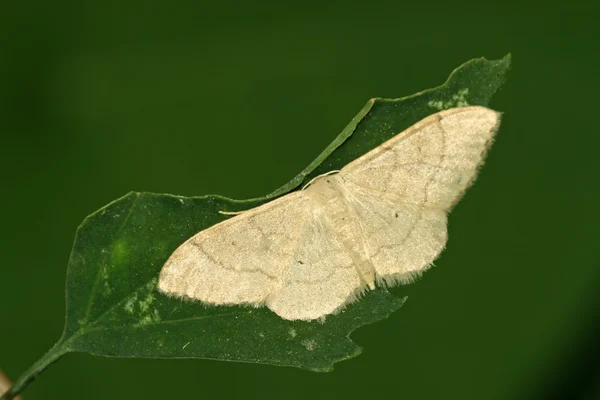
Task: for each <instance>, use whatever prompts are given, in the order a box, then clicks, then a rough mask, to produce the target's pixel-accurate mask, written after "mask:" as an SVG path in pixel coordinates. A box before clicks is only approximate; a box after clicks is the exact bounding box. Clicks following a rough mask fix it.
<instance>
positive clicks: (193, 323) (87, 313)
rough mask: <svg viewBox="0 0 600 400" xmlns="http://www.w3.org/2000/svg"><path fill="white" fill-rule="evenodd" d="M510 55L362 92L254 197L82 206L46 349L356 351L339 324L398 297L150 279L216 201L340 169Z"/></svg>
mask: <svg viewBox="0 0 600 400" xmlns="http://www.w3.org/2000/svg"><path fill="white" fill-rule="evenodd" d="M509 66H510V56H506V57H504V58H503V59H501V60H496V61H487V60H485V59H476V60H471V61H469V62H467V63H465V64H464V65H462V66H461V67H459V68H458V69H457V70H455V71H454V72H453V73H452V74H451V75H450V77H449V79H448V81H447V82H446V83H445V84H443V85H442V86H439V87H437V88H434V89H430V90H426V91H423V92H420V93H417V94H415V95H412V96H408V97H405V98H401V99H393V100H392V99H372V100H370V101H369V102H368V103H367V105H366V106H365V107H364V108H363V109H362V110H361V111H360V112H359V113H358V115H357V116H356V117H355V118H354V119H353V120H352V121H351V122H350V124H349V125H348V126H347V127H346V128H345V129H344V130H343V131H342V133H341V134H340V135H339V136H338V137H337V138H336V139H335V140H334V141H333V143H331V145H329V146H328V147H327V148H326V149H325V150H324V151H323V153H322V154H321V155H320V156H319V157H317V159H315V160H314V161H313V162H312V163H311V164H310V165H309V166H308V167H307V168H306V169H305V170H303V171H302V172H301V173H300V174H298V175H297V176H296V177H295V178H294V179H292V180H291V181H290V182H288V183H287V184H285V185H284V186H283V187H281V188H279V189H278V190H276V191H275V192H273V193H271V194H269V195H267V196H265V197H263V198H257V199H251V200H245V201H237V200H231V199H227V198H224V197H221V196H213V195H211V196H203V197H190V198H186V197H177V196H171V195H165V194H152V193H130V194H128V195H126V196H125V197H123V198H121V199H118V200H116V201H114V202H113V203H111V204H109V205H107V206H106V207H104V208H102V209H100V210H98V211H97V212H95V213H94V214H92V215H90V216H89V217H88V218H86V219H85V221H84V222H83V223H82V224H81V226H80V227H79V229H78V230H77V235H76V238H75V243H74V247H73V251H72V253H71V258H70V260H69V267H68V273H67V319H66V326H65V330H64V333H63V336H62V338H61V339H60V341H59V342H58V343H57V345H56V346H55V347H54V348H53V350H51V351H50V353H49V355H47V356H46V359H47V360H49V361H52V360H54V359H56V358H57V357H59V356H60V355H61V354H64V353H66V352H69V351H83V352H88V353H92V354H97V355H104V356H116V357H162V358H209V359H217V360H230V361H243V362H254V363H267V364H274V365H286V366H295V367H300V368H305V369H310V370H315V371H329V370H331V369H332V368H333V364H334V363H335V362H337V361H340V360H344V359H348V358H352V357H354V356H356V355H358V354H359V353H360V351H361V349H360V347H358V346H357V345H356V344H355V343H354V342H352V341H351V340H350V339H349V334H350V333H351V332H352V331H354V330H355V329H356V328H358V327H361V326H364V325H366V324H370V323H373V322H376V321H379V320H382V319H384V318H386V317H388V316H389V315H390V314H391V313H392V312H394V311H396V310H397V309H399V308H400V307H401V305H402V303H403V301H404V299H399V298H396V297H394V296H392V295H391V294H390V293H388V292H387V291H386V290H384V289H377V290H374V291H370V292H368V293H367V294H366V295H365V296H364V297H363V298H362V299H361V300H360V301H358V302H356V303H354V304H352V305H350V306H348V307H347V308H346V309H345V310H344V311H343V312H342V313H340V314H338V315H334V316H329V317H327V319H326V321H325V322H324V323H321V322H298V321H295V322H292V321H286V320H283V319H281V318H279V317H277V316H276V315H275V314H274V313H272V312H271V311H269V310H268V309H266V308H248V307H214V306H205V305H203V304H201V303H199V302H189V301H181V300H178V299H174V298H169V297H166V296H164V295H162V294H160V293H159V292H157V290H156V283H157V279H158V274H159V271H160V269H161V268H162V266H163V264H164V262H165V261H166V260H167V258H168V257H169V255H170V254H171V253H172V252H173V251H174V250H175V249H176V248H177V247H178V246H179V245H180V244H181V243H182V242H184V241H185V240H186V239H188V238H189V237H190V236H192V235H193V234H195V233H197V232H198V231H200V230H203V229H206V228H208V227H210V226H211V225H214V224H216V223H218V222H220V221H222V220H224V219H225V218H226V217H224V216H223V215H222V214H220V213H219V211H221V210H227V211H236V210H244V209H248V208H251V207H255V206H257V205H259V204H261V203H264V202H266V201H268V200H271V199H273V198H274V197H277V196H280V195H282V194H284V193H287V192H288V191H290V190H293V189H295V188H297V187H298V186H299V185H301V184H303V183H305V182H307V181H308V180H309V179H311V178H312V177H314V176H316V175H318V174H322V173H324V172H327V171H330V170H334V169H340V168H342V167H343V166H344V165H345V164H347V163H348V162H350V161H352V160H353V159H355V158H357V157H359V156H360V155H362V154H364V153H366V152H368V151H369V150H371V149H373V148H374V147H376V146H378V145H379V144H381V143H383V142H385V141H386V140H388V139H390V138H391V137H393V136H395V135H396V134H398V133H399V132H401V131H403V130H404V129H406V128H408V127H409V126H411V125H412V124H414V123H416V122H417V121H419V120H421V119H422V118H424V117H426V116H427V115H430V114H432V113H434V112H437V111H439V110H440V109H444V108H451V107H456V106H462V105H468V104H469V105H487V104H488V103H489V101H490V99H491V97H492V95H493V94H494V93H495V92H496V91H497V90H498V88H499V87H500V86H501V85H502V83H503V81H504V79H505V75H506V73H507V71H508V69H509ZM34 372H35V371H34ZM38 372H39V371H38ZM21 381H22V382H21V383H22V384H23V383H26V382H27V380H26V379H22V380H21Z"/></svg>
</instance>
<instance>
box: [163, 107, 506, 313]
mask: <svg viewBox="0 0 600 400" xmlns="http://www.w3.org/2000/svg"><path fill="white" fill-rule="evenodd" d="M499 124H500V114H499V113H497V112H495V111H493V110H490V109H487V108H484V107H460V108H452V109H449V110H445V111H441V112H438V113H436V114H433V115H431V116H429V117H427V118H425V119H423V120H421V121H420V122H418V123H416V124H415V125H413V126H412V127H410V128H408V129H407V130H405V131H404V132H402V133H399V134H398V135H396V136H395V137H393V138H392V139H390V140H388V141H387V142H385V143H383V144H381V145H380V146H378V147H376V148H375V149H373V150H371V151H370V152H368V153H367V154H365V155H363V156H362V157H360V158H358V159H356V160H354V161H352V162H351V163H349V164H348V165H346V166H345V167H343V168H342V169H341V170H340V171H332V172H330V173H327V174H324V175H321V176H319V177H317V178H315V179H314V180H313V181H311V182H310V183H309V184H308V185H306V186H305V187H304V188H303V189H302V190H298V191H296V192H292V193H289V194H287V195H285V196H282V197H280V198H278V199H275V200H273V201H270V202H268V203H266V204H263V205H261V206H259V207H256V208H254V209H251V210H248V211H244V212H243V213H241V214H239V215H237V216H235V217H232V218H230V219H228V220H226V221H223V222H221V223H219V224H216V225H214V226H212V227H210V228H208V229H205V230H203V231H201V232H199V233H198V234H196V235H195V236H193V237H192V238H190V239H189V240H187V241H186V242H185V243H183V244H182V245H181V246H180V247H179V248H178V249H177V250H176V251H175V252H174V253H173V254H172V255H171V257H170V258H169V259H168V261H167V262H166V264H165V265H164V267H163V268H162V270H161V273H160V278H159V282H158V287H159V289H160V291H162V292H164V293H166V294H169V295H174V296H179V297H184V298H189V299H194V300H200V301H202V302H204V303H207V304H213V305H244V304H245V305H254V306H263V305H266V306H267V307H268V308H269V309H271V310H272V311H273V312H275V313H276V314H277V315H279V316H280V317H281V318H284V319H288V320H314V319H323V318H324V317H325V316H327V315H329V314H333V313H337V312H340V311H341V310H342V309H343V308H344V307H345V306H346V305H347V304H348V303H350V302H352V301H354V300H356V299H357V296H359V295H360V294H361V293H362V292H364V291H365V290H369V289H374V288H375V287H376V286H377V285H382V286H394V285H398V284H404V283H409V282H411V281H413V280H414V279H415V278H416V277H418V276H419V275H420V274H421V273H423V272H424V271H425V270H426V269H427V268H428V267H429V266H431V264H432V262H433V261H434V260H435V259H436V258H437V257H438V255H439V254H440V253H441V252H442V250H443V249H444V246H445V244H446V239H447V230H446V217H447V214H448V212H449V211H450V209H451V208H452V206H453V205H454V204H456V202H457V201H458V200H459V199H460V198H461V196H462V195H463V193H464V191H465V190H466V189H467V188H468V187H469V186H470V185H471V183H472V182H473V180H474V179H475V176H476V174H477V171H478V168H479V166H480V165H481V164H482V163H483V160H484V158H485V155H486V152H487V150H488V148H489V146H490V145H491V143H492V140H493V138H494V134H495V133H496V131H497V130H498V126H499Z"/></svg>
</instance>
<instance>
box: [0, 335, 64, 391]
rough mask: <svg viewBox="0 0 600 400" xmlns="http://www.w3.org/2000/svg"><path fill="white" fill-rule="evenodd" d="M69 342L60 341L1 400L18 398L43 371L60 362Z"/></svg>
mask: <svg viewBox="0 0 600 400" xmlns="http://www.w3.org/2000/svg"><path fill="white" fill-rule="evenodd" d="M68 351H69V349H68V342H63V341H62V340H59V341H58V343H56V344H55V345H54V346H53V347H52V348H51V349H50V350H49V351H48V352H47V353H46V354H44V356H43V357H42V358H40V359H39V360H37V361H36V362H35V363H34V364H33V365H32V366H31V367H29V369H27V370H26V371H25V372H24V373H23V374H22V375H21V376H20V377H19V379H17V380H16V381H15V384H14V385H13V386H12V387H11V388H10V389H9V390H8V392H6V393H4V394H3V395H2V396H0V400H12V399H13V398H15V397H16V396H18V395H19V394H20V393H21V392H22V391H23V390H24V389H25V388H26V387H27V386H29V384H30V383H31V382H33V381H34V379H35V378H37V376H38V375H39V374H41V373H42V371H43V370H45V369H46V368H48V366H49V365H50V364H52V363H53V362H55V361H56V360H58V359H59V358H60V357H61V356H62V355H64V354H65V353H67V352H68Z"/></svg>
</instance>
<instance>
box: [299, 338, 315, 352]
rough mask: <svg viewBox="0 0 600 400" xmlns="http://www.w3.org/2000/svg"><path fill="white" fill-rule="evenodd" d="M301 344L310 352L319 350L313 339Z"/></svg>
mask: <svg viewBox="0 0 600 400" xmlns="http://www.w3.org/2000/svg"><path fill="white" fill-rule="evenodd" d="M300 344H302V346H304V347H305V348H306V350H308V351H313V350H314V349H316V348H317V342H315V341H314V340H313V339H305V340H303V341H301V342H300Z"/></svg>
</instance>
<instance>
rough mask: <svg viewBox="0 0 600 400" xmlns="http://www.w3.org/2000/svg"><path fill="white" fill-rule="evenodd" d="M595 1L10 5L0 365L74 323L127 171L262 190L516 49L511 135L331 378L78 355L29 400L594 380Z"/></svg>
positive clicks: (12, 365)
mask: <svg viewBox="0 0 600 400" xmlns="http://www.w3.org/2000/svg"><path fill="white" fill-rule="evenodd" d="M598 7H599V6H596V5H593V4H592V2H591V1H590V2H581V3H579V4H578V2H577V1H570V2H564V3H563V6H562V7H555V6H552V5H550V4H548V3H546V4H544V5H540V6H536V7H533V6H527V5H515V6H512V5H509V4H508V3H499V4H496V5H492V4H478V5H474V4H472V5H469V6H467V5H462V4H458V3H451V2H447V3H445V4H424V3H419V2H416V1H415V2H410V4H408V2H398V1H396V2H392V1H390V2H388V3H384V2H376V1H375V2H362V3H360V4H359V3H350V2H335V3H334V2H330V3H327V4H325V3H310V2H302V3H301V4H294V5H292V4H291V3H281V4H257V3H253V2H247V3H241V2H227V1H223V2H219V3H218V4H217V3H210V4H208V3H205V4H201V3H200V2H189V3H188V2H179V3H177V4H175V3H168V2H163V3H159V2H152V1H139V2H135V1H124V2H121V1H104V2H100V1H95V2H90V1H78V2H75V1H67V0H56V1H54V2H33V3H32V2H29V3H22V2H13V3H10V4H9V3H7V4H3V7H2V13H1V15H0V32H1V35H2V40H1V41H0V52H1V53H0V133H1V136H0V137H1V142H0V143H1V144H0V154H1V157H0V168H1V169H0V170H1V171H2V189H1V193H2V196H0V210H1V213H2V229H1V235H2V237H1V240H0V252H1V254H2V255H3V262H2V266H1V267H0V288H1V289H0V368H1V369H3V370H4V371H5V372H6V374H7V375H9V376H10V377H11V378H13V379H15V378H16V377H17V376H18V375H19V374H20V373H21V372H23V371H24V370H25V368H26V367H28V366H29V365H31V363H32V362H34V361H35V360H36V359H37V358H39V357H40V356H41V355H42V354H43V353H44V352H45V351H46V350H47V349H48V348H49V347H50V346H51V345H52V344H53V343H54V341H56V340H57V339H58V337H59V336H60V334H61V331H62V326H63V322H64V279H65V271H66V266H67V260H68V257H69V252H70V248H71V244H72V240H73V236H74V233H75V229H76V227H77V226H78V224H79V223H80V222H81V221H82V220H83V218H84V217H85V216H86V215H88V214H90V213H91V212H93V211H95V210H96V209H98V208H99V207H101V206H103V205H104V204H106V203H108V202H109V201H111V200H113V199H115V198H117V197H120V196H122V195H123V194H125V193H126V192H128V191H130V190H137V191H153V192H167V193H173V194H180V195H202V194H209V193H218V194H222V195H225V196H229V197H233V198H240V199H241V198H250V197H257V196H261V195H264V194H266V193H268V192H271V191H272V190H274V189H276V188H277V187H279V186H280V185H282V184H283V183H285V182H286V181H288V180H289V179H291V178H292V177H293V176H295V175H296V173H297V172H299V171H300V170H301V169H302V168H304V167H305V166H306V165H307V164H308V163H309V162H310V161H312V159H313V158H314V157H315V156H316V155H318V154H319V153H320V152H321V150H322V149H323V148H324V147H325V146H326V145H327V144H328V143H329V142H330V141H331V140H332V139H333V138H334V137H335V136H336V135H337V134H338V133H339V132H340V131H341V129H342V128H343V127H344V126H345V125H346V124H347V123H348V122H349V121H350V119H351V118H352V117H353V116H354V115H355V114H356V113H357V112H358V111H359V110H360V109H361V107H362V106H363V105H364V104H365V103H366V101H367V100H368V99H369V98H371V97H374V96H378V97H401V96H404V95H408V94H412V93H414V92H416V91H420V90H423V89H426V88H430V87H433V86H437V85H439V84H441V83H443V82H444V80H445V79H446V77H447V76H448V74H449V73H450V72H451V71H452V70H453V69H454V68H455V67H457V66H459V65H460V64H461V63H463V62H464V61H467V60H468V59H471V58H474V57H480V56H485V57H487V58H490V59H496V58H500V57H502V56H504V55H505V54H506V53H507V52H512V54H513V69H512V71H511V73H510V74H509V79H508V82H507V84H506V85H505V86H504V88H503V90H502V91H501V92H499V93H498V94H497V96H496V97H495V98H494V100H493V102H492V104H491V106H492V107H493V108H495V109H498V110H501V111H503V112H504V113H505V114H504V122H503V126H502V128H501V131H500V134H499V137H498V140H497V142H496V144H495V146H494V148H493V149H492V151H491V153H490V156H489V159H488V162H487V164H486V166H485V168H484V169H483V171H482V174H481V176H480V179H479V180H478V182H477V184H476V185H475V186H474V187H473V188H472V189H471V190H470V192H469V193H468V195H467V196H466V197H465V199H464V200H463V201H462V202H461V203H460V204H459V205H458V207H457V208H456V209H455V211H454V212H453V213H452V214H451V217H450V241H449V247H448V249H447V250H446V251H445V252H444V254H443V256H442V257H441V258H440V259H439V260H438V262H437V263H436V264H437V267H436V268H434V269H432V270H430V271H429V272H427V274H426V275H425V276H424V278H423V279H421V280H420V281H419V282H418V283H416V284H413V285H410V286H407V287H401V288H398V289H396V290H395V293H397V294H398V295H408V296H409V299H408V302H407V303H406V305H405V306H404V307H403V308H402V309H401V310H400V311H399V312H397V313H395V314H394V315H393V316H392V317H390V318H389V319H387V320H385V321H383V322H380V323H377V324H375V325H371V326H368V327H365V328H362V329H360V330H358V331H356V332H355V333H354V334H353V335H352V337H353V339H354V340H355V341H356V342H358V343H359V344H360V345H362V346H363V347H364V353H363V354H362V355H361V356H360V357H359V358H357V359H354V360H351V361H346V362H342V363H340V364H337V366H336V369H335V371H334V372H332V373H329V374H318V373H310V372H305V371H302V370H297V369H292V368H277V367H272V366H266V365H250V364H237V363H227V362H217V361H206V360H183V361H177V360H142V359H109V358H99V357H93V356H89V355H86V354H69V355H67V356H65V357H64V358H63V359H61V360H60V361H59V362H58V363H57V364H55V365H53V366H51V367H50V368H49V369H48V370H47V371H46V372H44V373H43V374H42V375H41V376H40V378H38V380H37V381H36V382H35V383H34V384H33V385H31V386H30V387H29V388H28V390H26V391H25V399H26V400H35V399H109V398H110V399H165V398H169V399H171V398H181V399H213V398H216V399H220V398H223V399H225V398H261V399H275V398H291V399H304V398H311V399H332V398H384V397H385V398H403V399H461V400H465V399H548V398H569V399H580V398H581V399H598V398H600V370H599V364H600V361H599V360H600V351H599V343H598V342H599V340H598V339H599V338H600V301H599V300H598V296H597V291H598V286H599V284H600V271H599V268H600V256H599V255H598V254H599V253H598V244H597V239H598V237H599V234H598V232H599V228H598V226H599V225H598V224H599V223H600V211H599V208H598V203H599V201H598V199H599V194H600V192H599V173H600V168H599V165H600V162H599V161H598V147H599V146H600V132H599V128H598V125H597V115H598V104H599V103H598V90H599V89H600V74H599V71H600V45H599V42H600V25H599V24H598V20H599V18H598V17H600V12H599V11H600V10H599V9H598Z"/></svg>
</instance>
